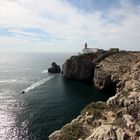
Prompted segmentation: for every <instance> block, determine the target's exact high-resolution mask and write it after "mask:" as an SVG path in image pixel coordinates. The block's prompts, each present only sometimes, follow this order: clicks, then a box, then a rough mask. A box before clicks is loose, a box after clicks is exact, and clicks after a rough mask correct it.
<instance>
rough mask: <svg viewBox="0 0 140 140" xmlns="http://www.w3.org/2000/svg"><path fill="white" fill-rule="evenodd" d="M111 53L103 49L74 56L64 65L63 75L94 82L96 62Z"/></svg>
mask: <svg viewBox="0 0 140 140" xmlns="http://www.w3.org/2000/svg"><path fill="white" fill-rule="evenodd" d="M112 53H114V52H112ZM112 53H111V54H112ZM109 55H110V52H106V51H101V52H96V53H88V54H81V55H77V56H72V57H70V58H69V59H68V60H67V61H66V62H65V63H64V64H63V66H62V71H63V75H64V77H66V78H69V79H74V80H82V81H89V82H92V79H93V76H94V69H95V65H96V63H98V62H100V61H101V60H102V59H103V58H105V57H106V56H109Z"/></svg>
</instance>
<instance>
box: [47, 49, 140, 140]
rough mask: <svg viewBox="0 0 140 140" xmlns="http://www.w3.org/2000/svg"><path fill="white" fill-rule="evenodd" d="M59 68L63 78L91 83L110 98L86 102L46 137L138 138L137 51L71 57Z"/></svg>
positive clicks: (139, 64)
mask: <svg viewBox="0 0 140 140" xmlns="http://www.w3.org/2000/svg"><path fill="white" fill-rule="evenodd" d="M62 70H63V75H64V76H65V77H66V78H70V79H74V80H82V81H88V82H92V83H93V84H94V86H95V87H96V88H98V89H99V90H102V91H105V92H107V93H109V94H112V97H110V98H109V99H108V100H107V102H96V103H94V102H93V103H91V104H89V105H88V106H87V107H86V108H84V109H83V110H82V111H81V114H80V115H79V116H78V117H77V118H76V119H74V120H72V121H71V122H70V123H68V124H66V125H65V126H64V127H63V128H62V129H61V130H58V131H56V132H54V133H53V134H51V135H50V136H49V139H50V140H139V139H140V52H126V51H120V52H100V53H95V54H83V55H79V56H72V57H71V58H70V59H68V60H67V61H66V62H65V64H64V65H63V69H62ZM113 95H114V96H113Z"/></svg>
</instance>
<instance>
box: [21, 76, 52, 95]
mask: <svg viewBox="0 0 140 140" xmlns="http://www.w3.org/2000/svg"><path fill="white" fill-rule="evenodd" d="M52 78H54V76H49V77H47V78H46V79H43V80H40V81H38V82H36V83H34V84H32V85H31V86H29V87H28V88H26V89H24V90H22V93H26V92H29V91H30V90H32V89H34V88H37V87H39V86H40V85H42V84H44V83H45V82H47V81H49V80H51V79H52Z"/></svg>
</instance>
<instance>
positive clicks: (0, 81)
mask: <svg viewBox="0 0 140 140" xmlns="http://www.w3.org/2000/svg"><path fill="white" fill-rule="evenodd" d="M15 82H17V79H8V80H0V83H8V84H11V83H15Z"/></svg>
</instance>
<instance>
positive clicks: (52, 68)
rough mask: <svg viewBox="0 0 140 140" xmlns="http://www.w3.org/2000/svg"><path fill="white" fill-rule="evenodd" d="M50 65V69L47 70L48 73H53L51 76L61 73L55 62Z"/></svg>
mask: <svg viewBox="0 0 140 140" xmlns="http://www.w3.org/2000/svg"><path fill="white" fill-rule="evenodd" d="M51 65H52V67H51V68H48V72H50V73H53V74H55V73H60V72H61V68H60V66H59V65H57V64H56V63H55V62H53V63H52V64H51Z"/></svg>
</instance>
